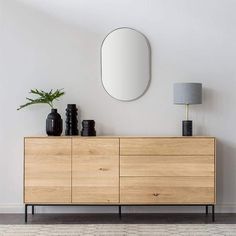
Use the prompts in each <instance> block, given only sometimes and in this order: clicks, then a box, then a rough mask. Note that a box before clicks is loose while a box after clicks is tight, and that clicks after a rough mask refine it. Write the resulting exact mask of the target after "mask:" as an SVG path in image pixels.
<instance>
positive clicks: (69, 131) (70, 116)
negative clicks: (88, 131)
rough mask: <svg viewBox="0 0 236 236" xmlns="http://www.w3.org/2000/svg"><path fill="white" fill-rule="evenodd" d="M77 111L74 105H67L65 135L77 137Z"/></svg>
mask: <svg viewBox="0 0 236 236" xmlns="http://www.w3.org/2000/svg"><path fill="white" fill-rule="evenodd" d="M77 115H78V109H77V107H76V104H68V105H67V108H66V130H65V135H78V134H79V130H78V119H77Z"/></svg>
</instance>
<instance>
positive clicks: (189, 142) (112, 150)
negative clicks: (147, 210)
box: [24, 136, 216, 205]
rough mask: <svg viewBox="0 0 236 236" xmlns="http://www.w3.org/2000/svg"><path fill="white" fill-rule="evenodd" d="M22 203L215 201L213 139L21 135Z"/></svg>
mask: <svg viewBox="0 0 236 236" xmlns="http://www.w3.org/2000/svg"><path fill="white" fill-rule="evenodd" d="M24 168H25V172H24V202H25V203H26V204H78V205H83V204H87V205H89V204H91V205H105V204H107V205H109V204H110V205H132V204H134V205H139V204H140V205H148V204H157V205H161V204H164V205H165V204H170V205H174V204H187V205H189V204H199V205H213V204H215V202H216V194H215V192H216V187H215V186H216V183H215V179H216V172H215V170H216V167H215V138H213V137H106V136H104V137H102V136H101V137H42V138H40V137H38V138H37V137H29V138H25V163H24Z"/></svg>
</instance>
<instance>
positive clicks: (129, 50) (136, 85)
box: [101, 28, 151, 101]
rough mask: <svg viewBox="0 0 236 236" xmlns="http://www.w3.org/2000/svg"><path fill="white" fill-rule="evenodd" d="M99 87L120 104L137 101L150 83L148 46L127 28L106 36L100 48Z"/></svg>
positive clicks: (143, 37)
mask: <svg viewBox="0 0 236 236" xmlns="http://www.w3.org/2000/svg"><path fill="white" fill-rule="evenodd" d="M101 69H102V83H103V86H104V88H105V90H106V91H107V93H108V94H109V95H110V96H112V97H113V98H116V99H118V100H122V101H131V100H134V99H137V98H139V97H141V96H142V95H143V94H144V93H145V91H146V90H147V88H148V86H149V83H150V74H151V73H150V46H149V43H148V40H147V38H146V37H145V36H144V35H143V34H142V33H140V32H138V31H136V30H134V29H130V28H119V29H116V30H114V31H112V32H111V33H109V34H108V35H107V37H106V38H105V39H104V41H103V43H102V47H101Z"/></svg>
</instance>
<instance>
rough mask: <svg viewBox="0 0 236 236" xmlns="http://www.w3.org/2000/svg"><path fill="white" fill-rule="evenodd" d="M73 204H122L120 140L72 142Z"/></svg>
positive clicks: (90, 139) (73, 140) (91, 139)
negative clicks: (120, 193)
mask: <svg viewBox="0 0 236 236" xmlns="http://www.w3.org/2000/svg"><path fill="white" fill-rule="evenodd" d="M72 202H73V203H91V204H92V203H97V204H99V203H117V202H119V139H115V138H73V139H72Z"/></svg>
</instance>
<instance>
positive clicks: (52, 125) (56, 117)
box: [46, 109, 62, 136]
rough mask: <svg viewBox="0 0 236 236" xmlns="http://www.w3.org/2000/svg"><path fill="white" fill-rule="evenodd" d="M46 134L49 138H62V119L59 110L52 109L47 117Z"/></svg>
mask: <svg viewBox="0 0 236 236" xmlns="http://www.w3.org/2000/svg"><path fill="white" fill-rule="evenodd" d="M46 132H47V135H49V136H60V135H61V133H62V119H61V116H60V114H59V113H57V109H52V110H51V113H49V114H48V116H47V120H46Z"/></svg>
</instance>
